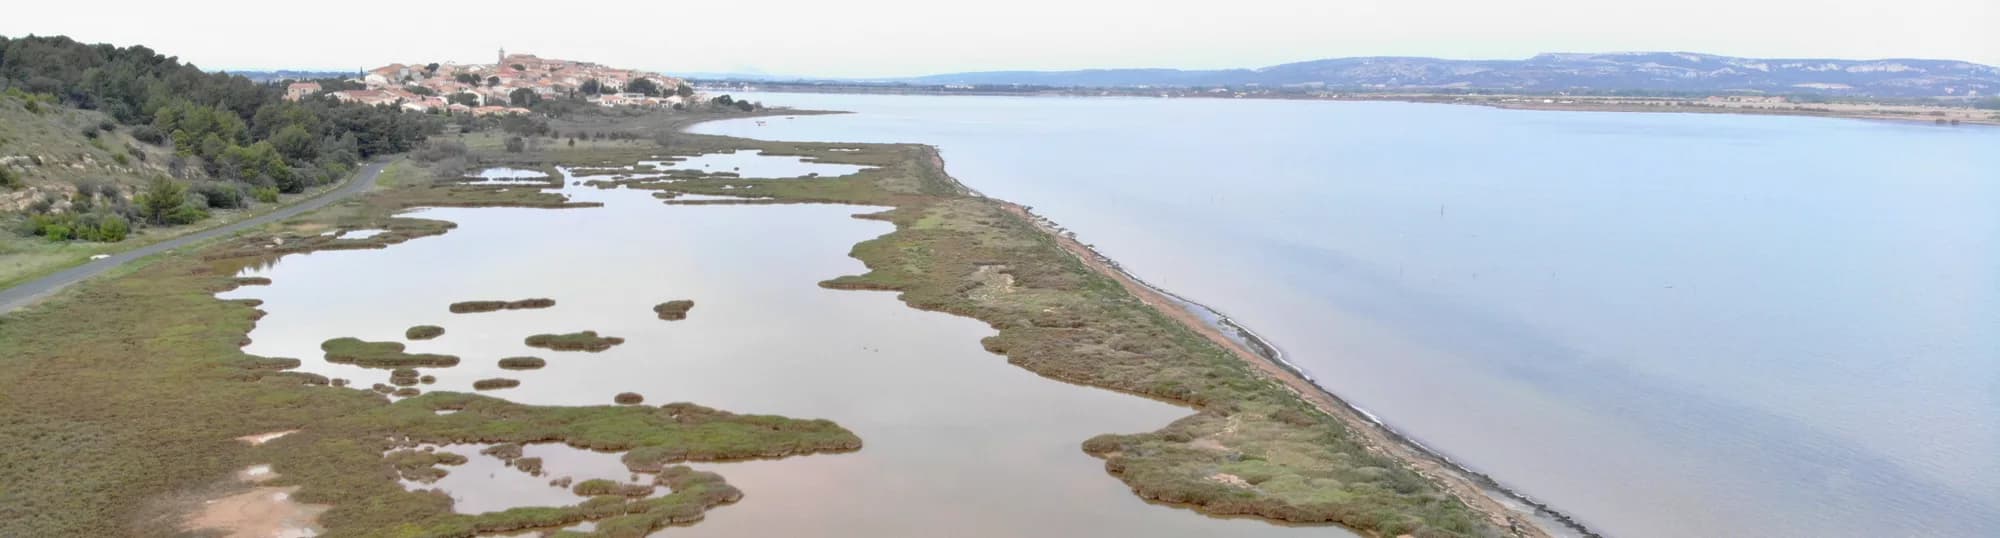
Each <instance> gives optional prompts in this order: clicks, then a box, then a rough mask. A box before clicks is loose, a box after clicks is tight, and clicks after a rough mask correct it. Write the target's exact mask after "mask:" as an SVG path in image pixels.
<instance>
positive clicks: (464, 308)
mask: <svg viewBox="0 0 2000 538" xmlns="http://www.w3.org/2000/svg"><path fill="white" fill-rule="evenodd" d="M555 305H556V300H555V299H546V298H535V299H522V300H519V301H462V302H456V303H452V304H451V313H453V314H471V313H475V312H494V311H499V310H525V309H530V308H548V307H551V306H555Z"/></svg>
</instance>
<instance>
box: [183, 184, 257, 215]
mask: <svg viewBox="0 0 2000 538" xmlns="http://www.w3.org/2000/svg"><path fill="white" fill-rule="evenodd" d="M191 190H192V191H193V192H194V193H195V194H199V195H201V198H202V200H203V201H204V202H205V204H206V205H207V206H208V207H211V208H216V209H235V208H240V207H243V206H244V196H243V186H242V185H240V184H234V183H223V182H219V181H204V182H201V183H196V184H194V188H193V189H191Z"/></svg>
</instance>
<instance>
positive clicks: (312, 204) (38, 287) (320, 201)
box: [0, 160, 389, 314]
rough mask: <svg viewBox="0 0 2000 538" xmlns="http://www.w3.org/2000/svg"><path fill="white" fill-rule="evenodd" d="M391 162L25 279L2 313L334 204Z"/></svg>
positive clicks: (0, 295)
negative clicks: (246, 214)
mask: <svg viewBox="0 0 2000 538" xmlns="http://www.w3.org/2000/svg"><path fill="white" fill-rule="evenodd" d="M388 164H389V161H386V160H377V161H374V162H370V163H367V164H365V165H362V167H361V170H360V171H357V172H355V173H354V175H353V176H351V177H349V178H348V179H347V183H346V184H343V185H341V186H340V188H337V189H334V190H331V191H327V192H325V193H322V194H320V195H319V196H315V197H313V198H308V199H306V200H304V201H300V202H298V203H295V204H292V205H290V206H286V207H284V208H282V209H279V210H277V211H272V212H270V213H265V214H263V215H258V216H256V217H251V218H248V219H243V220H240V221H236V222H233V223H230V224H225V225H222V226H217V227H215V228H211V229H208V230H203V231H200V232H195V233H191V234H187V235H184V236H180V237H176V238H173V239H168V240H165V241H161V242H158V243H153V244H151V245H146V246H143V247H139V248H135V249H132V250H127V251H124V252H120V253H117V254H112V255H111V256H110V257H107V258H104V259H99V260H92V261H91V262H89V263H85V264H83V265H78V266H76V267H71V268H68V269H64V270H62V271H58V272H56V273H55V274H52V275H49V276H45V277H42V278H38V279H35V280H30V281H27V282H23V283H21V284H20V285H17V286H14V287H12V288H7V289H5V290H0V314H6V313H8V312H13V311H15V310H19V309H21V308H22V307H26V306H28V305H31V304H34V303H35V302H37V301H40V300H42V299H45V298H48V297H49V296H51V295H55V293H56V292H59V291H62V290H63V289H64V288H68V287H70V286H73V285H75V284H76V283H78V282H83V281H85V280H89V279H90V278H91V277H94V276H97V275H101V274H104V273H105V272H106V271H110V270H112V269H115V268H117V267H118V266H121V265H125V264H127V263H131V262H132V261H134V260H138V259H140V258H145V257H147V256H152V255H154V254H159V253H162V252H166V251H169V250H173V249H177V248H181V247H185V246H189V245H193V244H196V243H200V242H203V241H207V240H210V239H215V238H218V237H226V236H229V235H234V234H235V233H237V232H240V231H243V230H246V229H249V228H253V227H258V226H263V225H265V224H269V223H272V222H277V221H280V220H284V219H289V218H292V217H295V216H298V215H299V214H300V213H305V212H307V211H312V210H314V209H319V208H322V207H326V206H327V204H331V203H334V202H337V201H340V200H345V199H347V198H349V197H352V196H354V195H356V194H360V193H362V192H365V191H367V190H368V188H369V187H372V186H374V185H375V178H376V177H377V176H380V175H382V169H383V168H384V167H386V166H388Z"/></svg>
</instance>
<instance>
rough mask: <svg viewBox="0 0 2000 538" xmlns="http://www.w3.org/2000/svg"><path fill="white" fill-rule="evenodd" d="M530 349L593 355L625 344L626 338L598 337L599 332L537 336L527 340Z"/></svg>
mask: <svg viewBox="0 0 2000 538" xmlns="http://www.w3.org/2000/svg"><path fill="white" fill-rule="evenodd" d="M526 342H527V344H528V347H539V348H547V349H553V350H556V351H589V352H592V353H595V352H599V351H604V350H607V349H611V346H615V345H618V344H623V343H625V339H624V338H619V337H616V336H598V335H597V331H583V332H574V333H566V334H537V335H534V336H530V337H528V338H527V340H526Z"/></svg>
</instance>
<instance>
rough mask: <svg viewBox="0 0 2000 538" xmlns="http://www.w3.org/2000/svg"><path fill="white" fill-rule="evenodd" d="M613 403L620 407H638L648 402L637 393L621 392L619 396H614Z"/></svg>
mask: <svg viewBox="0 0 2000 538" xmlns="http://www.w3.org/2000/svg"><path fill="white" fill-rule="evenodd" d="M611 401H612V402H616V403H618V404H619V405H638V404H639V403H640V402H644V401H646V397H645V396H640V395H639V393H637V392H620V393H618V395H617V396H612V397H611Z"/></svg>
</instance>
